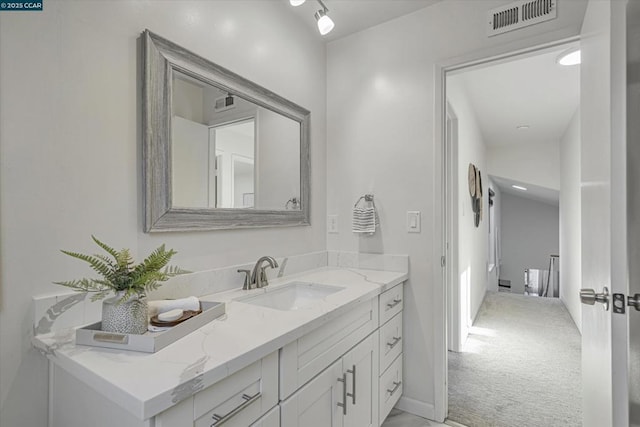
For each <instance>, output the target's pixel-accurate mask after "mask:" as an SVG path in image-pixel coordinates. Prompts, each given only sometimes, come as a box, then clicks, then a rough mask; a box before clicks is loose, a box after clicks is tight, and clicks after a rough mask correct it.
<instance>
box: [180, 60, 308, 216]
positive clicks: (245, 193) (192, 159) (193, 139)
mask: <svg viewBox="0 0 640 427" xmlns="http://www.w3.org/2000/svg"><path fill="white" fill-rule="evenodd" d="M172 113H173V114H172V118H171V120H172V123H171V124H172V126H171V128H172V138H171V153H172V155H171V161H172V175H171V184H172V194H173V201H172V204H173V206H174V207H180V208H215V209H229V208H244V209H268V210H282V209H299V205H298V204H297V203H292V201H293V200H297V199H298V198H299V197H300V123H298V122H297V121H295V120H292V119H290V118H288V117H285V116H283V115H281V114H279V113H277V112H274V111H271V110H269V109H268V108H264V107H261V106H260V105H256V104H254V103H253V102H250V101H247V100H245V99H244V98H243V97H242V96H239V95H235V94H231V93H229V92H227V91H225V90H223V89H220V88H218V87H216V86H214V85H211V84H208V83H206V82H202V81H199V80H197V79H194V78H192V77H190V76H187V75H186V74H184V73H181V72H179V71H175V70H174V72H173V93H172Z"/></svg>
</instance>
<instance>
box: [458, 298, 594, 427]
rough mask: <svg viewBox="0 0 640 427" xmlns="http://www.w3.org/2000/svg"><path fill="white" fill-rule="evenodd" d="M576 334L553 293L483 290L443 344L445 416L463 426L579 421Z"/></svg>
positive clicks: (576, 423)
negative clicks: (462, 328)
mask: <svg viewBox="0 0 640 427" xmlns="http://www.w3.org/2000/svg"><path fill="white" fill-rule="evenodd" d="M580 346H581V337H580V333H579V332H578V330H577V328H576V326H575V324H574V323H573V320H572V319H571V316H570V315H569V313H568V312H567V310H566V309H565V307H564V305H563V304H562V302H560V300H559V299H556V298H537V297H528V296H523V295H514V294H509V293H502V292H498V293H496V292H488V293H487V294H486V297H485V300H484V302H483V303H482V307H481V308H480V311H479V313H478V316H477V318H476V322H475V324H474V325H473V327H472V328H471V332H470V334H469V337H468V339H467V341H466V343H465V345H464V352H462V353H454V352H449V419H451V420H453V421H456V422H459V423H461V424H464V425H466V426H469V427H483V426H487V427H488V426H496V427H498V426H504V427H510V426H516V425H517V426H522V427H526V426H532V427H533V426H536V427H544V426H560V425H562V426H579V425H581V420H582V408H581V388H582V385H581V372H580V365H581V349H580Z"/></svg>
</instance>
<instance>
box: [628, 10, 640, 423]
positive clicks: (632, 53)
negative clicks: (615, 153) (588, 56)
mask: <svg viewBox="0 0 640 427" xmlns="http://www.w3.org/2000/svg"><path fill="white" fill-rule="evenodd" d="M627 117H628V118H629V120H627V143H628V148H627V156H628V157H627V164H628V165H629V170H628V171H627V180H628V182H629V183H630V184H629V186H628V187H629V188H627V195H628V198H627V203H628V205H627V214H628V218H629V221H628V229H627V233H628V236H629V237H628V239H629V245H628V248H629V295H635V294H640V221H638V219H640V191H639V188H638V185H637V183H638V182H640V168H638V165H640V120H639V119H640V2H637V1H631V2H629V4H628V6H627ZM629 309H630V310H631V311H630V312H629V314H628V315H627V317H628V320H629V362H630V363H629V378H635V380H631V381H629V425H631V426H640V381H638V378H640V312H636V310H635V309H631V308H630V307H629Z"/></svg>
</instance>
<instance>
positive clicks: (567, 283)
mask: <svg viewBox="0 0 640 427" xmlns="http://www.w3.org/2000/svg"><path fill="white" fill-rule="evenodd" d="M560 162H561V164H562V176H561V187H560V299H561V300H562V302H563V303H564V305H565V307H567V310H569V313H570V314H571V317H572V318H573V321H574V322H575V324H576V326H577V327H578V330H582V306H581V304H580V296H579V292H580V284H581V282H582V279H581V275H582V273H581V271H582V270H581V269H582V266H581V257H582V248H581V243H582V239H581V236H580V228H581V213H580V212H581V208H580V111H579V110H578V111H576V114H575V115H574V116H573V119H571V123H570V124H569V127H568V128H567V131H566V132H565V134H564V136H563V137H562V142H561V143H560Z"/></svg>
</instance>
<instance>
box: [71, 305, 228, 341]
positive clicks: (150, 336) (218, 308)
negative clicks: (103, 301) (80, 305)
mask: <svg viewBox="0 0 640 427" xmlns="http://www.w3.org/2000/svg"><path fill="white" fill-rule="evenodd" d="M200 306H201V308H202V313H200V314H198V315H197V316H193V317H191V318H189V319H187V320H185V321H184V322H182V323H179V324H177V325H175V326H173V327H171V328H170V329H168V330H166V331H160V332H146V333H144V334H142V335H136V334H121V333H117V332H105V331H102V330H101V327H102V322H97V323H93V324H91V325H87V326H84V327H82V328H78V329H76V344H81V345H90V346H94V347H107V348H117V349H120V350H132V351H144V352H146V353H155V352H156V351H158V350H160V349H163V348H165V347H166V346H168V345H169V344H172V343H174V342H175V341H177V340H179V339H180V338H182V337H184V336H186V335H188V334H190V333H191V332H193V331H195V330H196V329H198V328H201V327H203V326H204V325H206V324H207V323H209V322H211V321H213V320H215V319H217V318H218V317H220V316H222V315H223V314H225V304H224V303H223V302H207V301H201V302H200Z"/></svg>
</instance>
